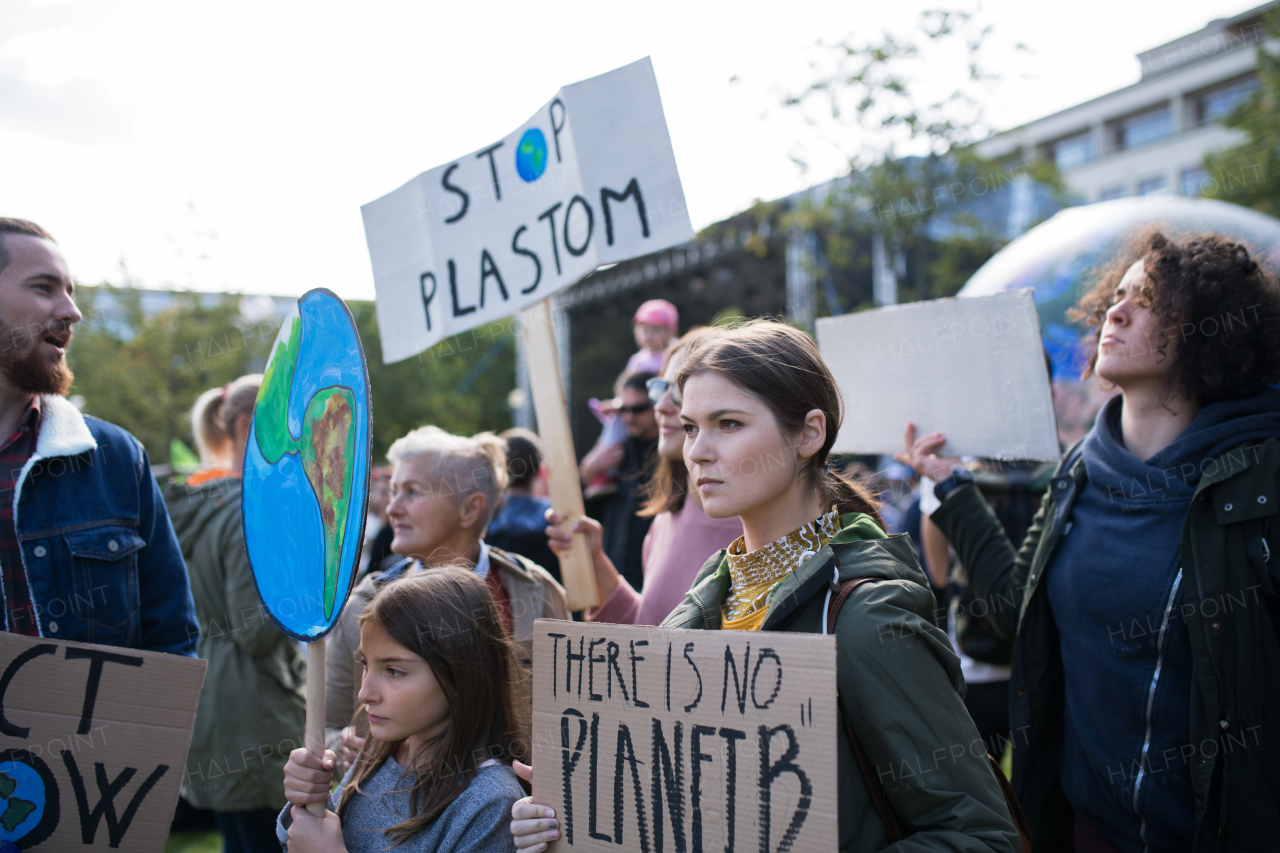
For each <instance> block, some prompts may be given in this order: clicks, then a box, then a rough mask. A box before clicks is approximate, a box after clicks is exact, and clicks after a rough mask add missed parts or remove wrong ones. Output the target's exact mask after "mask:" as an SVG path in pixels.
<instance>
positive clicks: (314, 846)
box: [289, 753, 347, 853]
mask: <svg viewBox="0 0 1280 853" xmlns="http://www.w3.org/2000/svg"><path fill="white" fill-rule="evenodd" d="M329 754H330V755H332V754H333V753H329ZM289 812H290V813H291V814H292V815H293V824H292V825H291V826H290V827H289V853H346V851H347V845H346V842H344V841H343V840H342V819H341V818H339V817H338V816H337V815H336V814H334V813H333V812H329V811H327V812H325V813H324V817H322V818H320V817H316V816H315V815H313V814H312V813H311V812H309V811H307V810H306V809H304V808H297V809H290V810H289Z"/></svg>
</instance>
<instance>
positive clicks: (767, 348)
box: [676, 320, 884, 527]
mask: <svg viewBox="0 0 1280 853" xmlns="http://www.w3.org/2000/svg"><path fill="white" fill-rule="evenodd" d="M700 373H714V374H717V375H719V376H723V377H724V378H725V379H728V380H729V381H730V382H732V383H733V384H735V385H737V386H738V387H739V388H743V389H745V390H746V391H750V392H751V393H752V394H754V395H755V396H757V397H759V398H760V399H761V400H763V401H764V403H765V405H766V406H768V407H769V409H770V411H772V412H773V416H774V418H775V419H776V420H777V422H778V426H779V427H780V428H781V429H782V432H783V434H784V435H787V436H793V435H796V434H798V433H799V432H800V430H801V429H802V428H803V427H804V419H805V415H807V414H808V413H809V412H810V411H812V410H814V409H820V410H821V411H822V413H823V414H824V415H826V419H827V440H826V442H824V443H823V445H822V449H821V450H819V451H818V452H817V453H815V454H813V456H810V457H809V458H808V459H806V460H805V461H804V463H803V468H802V469H801V476H803V477H804V478H805V479H806V480H807V481H808V482H809V484H810V485H811V486H812V487H813V488H814V489H816V490H817V492H818V496H819V497H820V498H821V500H822V503H823V506H827V507H829V506H831V505H832V504H834V505H836V506H837V507H838V508H839V510H840V513H841V514H842V515H843V514H845V513H849V512H862V513H866V514H867V515H870V516H871V517H873V518H874V519H875V520H876V523H877V524H879V525H880V526H881V527H883V526H884V522H883V521H882V520H881V518H880V510H879V508H878V506H877V503H876V499H875V497H873V495H872V493H871V491H870V490H869V489H868V488H867V487H866V486H865V485H863V483H862V482H861V481H860V480H858V479H857V478H854V477H850V476H848V475H845V474H842V473H839V472H836V471H832V470H831V469H830V468H829V467H828V465H827V456H828V455H829V454H830V452H831V447H832V445H834V444H835V442H836V435H837V434H838V433H839V432H840V422H841V413H842V411H843V400H842V398H841V395H840V386H838V385H837V384H836V380H835V377H834V376H832V375H831V370H830V368H828V367H827V363H826V362H825V361H823V360H822V354H821V353H819V352H818V347H817V345H815V344H814V342H813V340H812V339H811V338H810V337H809V336H808V335H806V334H805V333H804V332H802V331H800V330H799V329H794V328H792V327H791V326H788V325H786V324H785V323H779V322H777V321H776V320H750V321H748V322H746V323H744V324H742V325H741V326H738V327H736V328H732V329H726V328H719V329H714V330H712V334H708V335H706V336H704V337H701V338H699V339H698V340H695V341H693V342H692V343H691V344H690V345H689V354H688V356H686V358H685V362H684V366H683V367H681V368H680V372H679V373H678V374H677V375H676V385H677V386H679V388H680V393H681V394H682V395H683V394H684V386H685V383H686V382H688V381H689V378H690V377H692V376H697V375H698V374H700Z"/></svg>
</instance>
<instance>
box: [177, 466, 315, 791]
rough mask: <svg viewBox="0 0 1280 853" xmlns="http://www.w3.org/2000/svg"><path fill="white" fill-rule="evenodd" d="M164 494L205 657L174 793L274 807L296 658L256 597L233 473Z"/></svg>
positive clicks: (295, 711)
mask: <svg viewBox="0 0 1280 853" xmlns="http://www.w3.org/2000/svg"><path fill="white" fill-rule="evenodd" d="M164 498H165V503H166V505H167V506H168V508H169V514H170V516H171V517H172V518H173V526H174V529H175V530H176V532H177V534H178V542H179V543H180V544H181V546H182V556H183V557H184V558H185V559H186V561H187V571H188V572H189V573H190V575H191V593H192V596H193V597H194V598H195V602H196V616H197V618H198V619H199V620H200V646H199V649H198V652H197V653H198V655H199V656H200V657H202V658H204V659H205V660H207V661H208V662H209V669H208V671H207V672H206V674H205V677H204V689H203V690H202V691H201V692H200V705H199V707H198V709H197V711H196V724H195V731H194V732H193V733H192V736H191V751H190V752H189V753H188V754H187V773H186V776H185V777H184V778H183V785H182V795H183V796H184V797H185V798H186V799H187V801H188V802H190V803H191V804H192V805H193V806H196V807H197V808H206V809H213V810H215V811H220V812H235V811H249V810H252V809H261V808H272V809H280V808H283V807H284V802H285V800H284V785H283V779H284V775H283V770H284V763H285V761H286V760H287V759H288V757H289V752H290V751H291V750H293V749H296V748H297V747H299V746H302V745H303V729H304V726H305V724H306V711H307V708H306V693H305V675H304V672H305V664H304V663H303V659H302V653H301V651H300V650H299V648H298V644H297V643H296V642H294V641H293V640H292V639H290V638H289V637H288V636H286V635H285V634H284V633H283V632H281V631H280V629H279V628H277V627H276V625H275V623H273V622H272V621H271V617H270V616H268V615H267V612H266V609H265V608H263V606H262V603H261V601H260V599H259V598H258V589H257V586H256V585H255V583H254V580H253V572H252V570H251V569H250V567H249V558H248V555H247V552H246V551H245V545H244V527H243V524H242V522H241V518H240V480H239V479H236V478H230V477H228V478H222V479H218V480H212V481H209V482H206V483H203V484H201V485H199V486H194V487H192V486H187V485H184V484H173V485H170V486H169V487H167V488H166V489H165V495H164Z"/></svg>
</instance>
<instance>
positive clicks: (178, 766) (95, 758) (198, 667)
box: [0, 633, 208, 853]
mask: <svg viewBox="0 0 1280 853" xmlns="http://www.w3.org/2000/svg"><path fill="white" fill-rule="evenodd" d="M206 666H208V664H207V662H206V661H203V660H199V659H197V658H187V657H181V656H178V655H166V654H160V653H159V652H144V651H138V650H136V649H126V648H119V647H116V646H98V645H90V644H88V643H72V642H66V641H55V640H47V639H41V638H38V637H26V636H22V635H20V634H7V633H0V673H3V674H2V675H0V849H6V850H8V849H15V850H17V849H20V850H27V849H37V850H60V851H67V850H111V849H117V850H131V851H138V852H139V853H160V851H162V850H164V845H165V840H166V839H167V838H168V836H169V824H170V823H171V822H172V821H173V810H174V808H175V806H176V805H177V803H178V788H179V786H180V785H181V784H182V777H183V772H184V770H185V768H186V763H187V748H188V747H189V746H190V745H191V729H192V726H193V725H194V724H195V718H196V703H197V702H198V701H199V699H200V686H201V685H202V684H203V682H204V672H205V667H206ZM10 845H12V846H10Z"/></svg>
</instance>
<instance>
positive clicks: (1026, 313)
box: [817, 290, 1059, 459]
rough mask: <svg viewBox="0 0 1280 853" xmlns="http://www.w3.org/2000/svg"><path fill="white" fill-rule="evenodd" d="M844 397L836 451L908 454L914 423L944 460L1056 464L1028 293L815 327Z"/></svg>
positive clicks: (886, 311)
mask: <svg viewBox="0 0 1280 853" xmlns="http://www.w3.org/2000/svg"><path fill="white" fill-rule="evenodd" d="M817 325H818V347H819V348H820V349H821V350H822V356H823V358H825V359H826V361H827V364H828V365H830V367H831V371H832V373H834V374H835V377H836V381H837V382H838V383H839V384H840V390H841V392H842V393H843V395H844V405H845V412H844V424H843V426H841V428H840V435H839V437H838V438H837V439H836V444H835V447H834V448H833V450H834V451H835V452H837V453H892V452H894V451H899V450H902V435H903V431H904V430H905V429H906V425H907V422H908V421H911V422H913V423H915V424H916V426H917V428H918V432H919V434H920V435H924V434H927V433H931V432H939V431H940V432H942V433H943V434H944V435H946V437H947V445H946V447H945V448H944V449H943V452H944V453H946V454H948V455H952V456H980V457H986V458H990V459H1057V458H1058V456H1059V449H1058V431H1057V426H1056V423H1055V421H1054V414H1053V395H1052V392H1051V391H1050V388H1049V374H1048V371H1047V369H1046V368H1045V362H1044V344H1043V343H1042V342H1041V339H1040V320H1039V317H1038V316H1037V315H1036V305H1035V299H1034V295H1033V293H1032V291H1031V290H1022V291H1016V292H1013V293H998V294H995V295H993V296H977V297H971V298H965V299H936V300H933V301H929V302H913V303H909V304H906V305H891V306H888V307H885V308H879V309H876V310H874V311H863V312H861V313H858V314H849V315H846V316H843V317H830V318H824V319H821V320H818V324H817Z"/></svg>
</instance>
